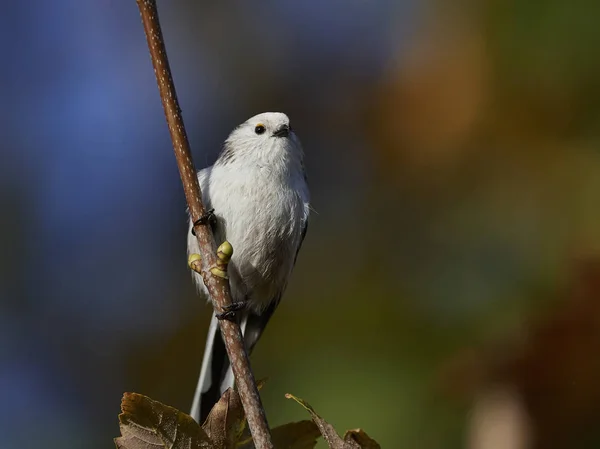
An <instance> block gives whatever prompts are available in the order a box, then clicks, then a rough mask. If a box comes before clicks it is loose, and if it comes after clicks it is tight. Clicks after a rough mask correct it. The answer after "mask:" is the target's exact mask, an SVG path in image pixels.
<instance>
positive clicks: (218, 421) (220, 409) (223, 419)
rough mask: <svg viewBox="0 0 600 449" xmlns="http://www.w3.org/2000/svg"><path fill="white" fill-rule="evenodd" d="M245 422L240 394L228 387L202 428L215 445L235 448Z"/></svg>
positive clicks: (230, 448)
mask: <svg viewBox="0 0 600 449" xmlns="http://www.w3.org/2000/svg"><path fill="white" fill-rule="evenodd" d="M245 423H246V419H245V416H244V408H243V407H242V401H241V400H240V396H239V394H238V393H237V391H234V390H233V389H231V388H228V389H227V390H225V392H224V393H223V395H222V396H221V398H220V399H219V401H218V402H217V403H216V404H215V405H214V406H213V408H212V410H211V411H210V413H209V415H208V417H207V418H206V421H205V422H204V424H202V428H203V429H204V431H205V432H206V433H207V435H208V437H209V438H210V440H211V441H212V442H213V444H214V446H215V447H217V448H223V449H233V448H235V447H236V442H237V441H239V439H240V437H241V436H242V433H243V431H244V427H245Z"/></svg>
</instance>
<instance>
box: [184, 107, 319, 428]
mask: <svg viewBox="0 0 600 449" xmlns="http://www.w3.org/2000/svg"><path fill="white" fill-rule="evenodd" d="M303 159H304V153H303V151H302V146H301V144H300V141H299V139H298V137H297V136H296V134H295V133H294V132H293V131H292V128H291V126H290V121H289V118H288V117H287V115H285V114H283V113H280V112H265V113H263V114H259V115H256V116H254V117H252V118H250V119H249V120H247V121H246V122H244V123H242V124H241V125H239V126H238V127H237V128H235V129H234V130H233V131H232V132H231V134H230V135H229V137H228V138H227V140H226V141H225V144H224V146H223V150H222V151H221V154H220V155H219V157H218V159H217V161H216V162H215V164H214V165H212V166H211V167H208V168H205V169H203V170H201V171H199V172H198V180H199V182H200V187H201V190H202V201H203V203H204V206H205V208H206V209H207V210H209V209H211V210H213V209H214V220H212V228H213V232H214V235H215V240H216V242H217V245H218V244H220V243H222V242H223V241H225V240H227V241H229V242H230V243H231V245H232V246H233V257H232V258H231V261H230V262H229V267H228V273H227V274H228V276H229V282H230V285H231V295H232V301H233V302H234V303H243V305H244V306H243V308H242V309H241V310H240V311H238V312H236V313H235V319H237V320H239V323H240V326H241V328H242V332H243V334H244V341H245V344H246V349H247V350H248V353H250V352H251V351H252V349H253V348H254V345H255V344H256V342H257V341H258V339H259V338H260V336H261V334H262V332H263V330H264V328H265V326H266V324H267V322H268V320H269V318H270V317H271V315H272V314H273V312H274V311H275V309H276V308H277V305H278V304H279V301H280V300H281V296H282V294H283V292H284V290H285V288H286V286H287V283H288V280H289V278H290V275H291V274H292V270H293V268H294V264H295V262H296V257H297V255H298V251H299V250H300V246H301V245H302V241H303V240H304V236H305V234H306V230H307V225H308V215H309V200H310V198H309V191H308V185H307V182H306V174H305V171H304V161H303ZM192 230H193V223H192V221H191V219H190V227H189V230H188V255H189V254H198V253H200V249H199V247H198V242H197V240H196V237H195V236H194V235H193V232H192ZM192 276H193V278H194V281H195V283H196V285H197V287H198V290H199V292H200V294H201V295H203V296H206V297H207V298H208V292H207V290H206V287H205V285H204V282H203V280H202V276H200V275H199V274H198V273H196V272H194V271H192ZM219 318H221V317H217V316H215V314H214V312H213V316H212V319H211V322H210V327H209V330H208V336H207V340H206V347H205V349H204V357H203V360H202V368H201V370H200V378H199V380H198V386H197V387H196V393H195V395H194V401H193V404H192V411H191V413H190V414H191V416H192V417H193V418H194V419H195V420H196V421H198V422H199V423H203V422H204V420H205V419H206V417H207V416H208V412H209V411H210V410H211V408H212V406H213V405H214V404H215V403H216V402H217V400H218V399H219V397H220V396H221V394H222V393H223V392H224V391H225V390H226V389H227V388H229V387H232V386H233V374H232V371H231V366H230V364H229V359H228V357H227V353H226V351H225V345H224V343H223V340H222V338H221V333H220V331H219V326H218V319H219Z"/></svg>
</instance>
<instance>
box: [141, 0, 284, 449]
mask: <svg viewBox="0 0 600 449" xmlns="http://www.w3.org/2000/svg"><path fill="white" fill-rule="evenodd" d="M136 1H137V4H138V7H139V9H140V13H141V16H142V23H143V24H144V31H145V33H146V40H147V41H148V48H149V50H150V56H151V58H152V65H153V66H154V74H155V75H156V81H157V83H158V90H159V92H160V98H161V100H162V104H163V108H164V111H165V116H166V118H167V124H168V125H169V131H170V133H171V140H172V141H173V149H174V150H175V158H176V159H177V166H178V167H179V174H180V175H181V182H182V183H183V189H184V191H185V198H186V200H187V204H188V207H189V210H190V214H191V217H192V219H193V220H194V221H195V220H197V219H198V218H199V217H201V216H202V215H204V212H205V209H204V205H203V204H202V199H201V198H202V196H201V193H200V185H199V184H198V178H197V176H196V169H195V167H194V163H193V161H192V156H191V152H190V145H189V142H188V139H187V135H186V132H185V128H184V126H183V118H182V116H181V109H180V108H179V103H178V101H177V94H176V92H175V86H174V84H173V78H172V76H171V69H170V68H169V61H168V59H167V52H166V50H165V45H164V41H163V37H162V31H161V28H160V23H159V20H158V11H157V9H156V1H155V0H136ZM194 231H195V233H196V237H197V239H198V244H199V246H200V252H201V256H202V278H203V279H204V284H205V285H206V288H207V289H208V292H209V293H210V297H211V299H212V303H213V306H214V307H215V308H216V311H217V312H223V311H224V307H223V306H225V305H227V304H231V294H230V291H229V282H228V281H227V280H226V279H223V278H222V277H218V276H213V275H212V274H211V273H210V271H209V270H210V268H211V267H213V266H215V264H216V256H215V243H214V237H213V235H212V231H211V229H210V226H209V225H197V226H195V227H194ZM234 251H235V248H234ZM219 324H220V326H221V333H222V334H223V339H224V341H225V346H226V348H227V355H228V356H229V360H230V361H231V366H232V368H233V374H234V376H235V381H236V384H237V389H238V392H239V394H240V398H241V400H242V404H243V406H244V411H245V413H246V418H247V419H248V427H249V428H250V432H251V433H252V438H253V440H254V444H255V447H256V448H257V449H271V448H273V443H272V442H271V434H270V431H269V426H268V424H267V418H266V415H265V411H264V408H263V406H262V403H261V400H260V396H259V394H258V389H257V387H256V381H255V380H254V375H253V374H252V370H251V368H250V361H249V359H248V354H247V353H246V349H245V347H244V342H243V339H242V333H241V331H240V327H239V325H238V324H237V323H235V322H234V321H229V320H222V321H220V322H219Z"/></svg>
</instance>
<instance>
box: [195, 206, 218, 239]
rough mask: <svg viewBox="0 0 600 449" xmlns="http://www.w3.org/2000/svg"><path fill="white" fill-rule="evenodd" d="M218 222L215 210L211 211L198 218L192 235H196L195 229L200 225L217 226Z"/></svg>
mask: <svg viewBox="0 0 600 449" xmlns="http://www.w3.org/2000/svg"><path fill="white" fill-rule="evenodd" d="M216 221H217V217H216V215H215V210H214V209H209V210H207V211H206V212H204V214H202V216H201V217H200V218H198V219H197V220H196V221H195V222H194V225H193V226H192V235H196V231H194V228H195V227H196V226H198V225H206V224H210V225H213V224H215V223H216Z"/></svg>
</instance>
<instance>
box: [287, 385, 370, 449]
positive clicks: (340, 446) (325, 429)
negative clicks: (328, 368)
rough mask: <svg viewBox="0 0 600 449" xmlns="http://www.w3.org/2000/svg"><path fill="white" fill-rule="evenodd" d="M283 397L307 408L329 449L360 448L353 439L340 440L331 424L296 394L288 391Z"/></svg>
mask: <svg viewBox="0 0 600 449" xmlns="http://www.w3.org/2000/svg"><path fill="white" fill-rule="evenodd" d="M285 397H286V398H288V399H293V400H294V401H296V402H297V403H298V404H300V405H301V406H302V407H304V408H305V409H306V410H308V412H309V413H310V414H311V416H312V419H313V421H314V422H315V424H316V425H317V427H318V428H319V431H320V432H321V435H323V438H325V441H327V444H328V445H329V447H330V449H361V446H360V445H359V443H357V442H355V441H344V440H342V439H341V438H340V436H339V435H338V434H337V432H336V431H335V429H334V428H333V426H332V425H331V424H329V423H328V422H327V421H325V420H324V419H323V418H321V417H320V416H319V415H318V414H317V412H315V410H314V409H313V408H312V407H311V406H310V404H308V403H307V402H306V401H304V400H302V399H300V398H297V397H296V396H294V395H291V394H289V393H287V394H286V395H285Z"/></svg>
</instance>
